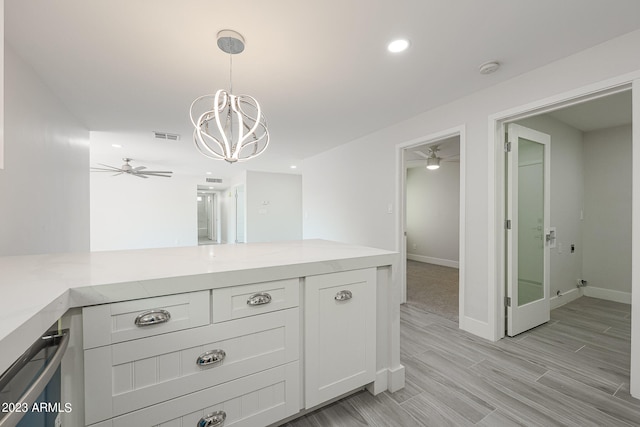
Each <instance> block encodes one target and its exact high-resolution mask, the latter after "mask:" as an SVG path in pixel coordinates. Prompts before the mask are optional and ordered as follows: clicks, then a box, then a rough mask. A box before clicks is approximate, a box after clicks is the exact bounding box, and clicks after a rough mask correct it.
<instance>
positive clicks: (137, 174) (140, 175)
mask: <svg viewBox="0 0 640 427" xmlns="http://www.w3.org/2000/svg"><path fill="white" fill-rule="evenodd" d="M130 175H133V176H137V177H138V178H144V179H147V178H148V177H146V176H144V175H142V174H139V173H132V174H130Z"/></svg>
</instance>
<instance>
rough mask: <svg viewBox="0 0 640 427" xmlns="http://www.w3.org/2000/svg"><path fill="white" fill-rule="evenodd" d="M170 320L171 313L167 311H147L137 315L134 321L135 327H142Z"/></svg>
mask: <svg viewBox="0 0 640 427" xmlns="http://www.w3.org/2000/svg"><path fill="white" fill-rule="evenodd" d="M169 320H171V313H169V312H168V311H167V310H149V311H145V312H144V313H142V314H140V315H138V317H136V320H135V324H136V326H139V327H144V326H151V325H157V324H159V323H166V322H168V321H169Z"/></svg>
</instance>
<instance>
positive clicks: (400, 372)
mask: <svg viewBox="0 0 640 427" xmlns="http://www.w3.org/2000/svg"><path fill="white" fill-rule="evenodd" d="M404 379H405V372H404V366H403V365H398V366H396V367H395V368H389V391H390V392H391V393H394V392H396V391H398V390H400V389H402V388H404Z"/></svg>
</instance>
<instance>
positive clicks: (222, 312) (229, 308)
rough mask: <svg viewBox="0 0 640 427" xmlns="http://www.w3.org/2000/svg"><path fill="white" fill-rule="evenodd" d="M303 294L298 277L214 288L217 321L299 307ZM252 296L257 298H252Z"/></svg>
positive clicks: (213, 303)
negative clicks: (300, 297)
mask: <svg viewBox="0 0 640 427" xmlns="http://www.w3.org/2000/svg"><path fill="white" fill-rule="evenodd" d="M299 295H300V279H298V278H295V279H287V280H275V281H273V282H263V283H254V284H251V285H243V286H233V287H228V288H220V289H214V290H213V292H212V308H213V322H214V323H217V322H225V321H227V320H231V319H239V318H241V317H246V316H253V315H255V314H261V313H268V312H270V311H276V310H282V309H285V308H290V307H297V306H298V305H299V304H300V302H299ZM251 299H252V301H253V302H250V300H251Z"/></svg>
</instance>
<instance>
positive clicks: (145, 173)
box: [91, 157, 173, 178]
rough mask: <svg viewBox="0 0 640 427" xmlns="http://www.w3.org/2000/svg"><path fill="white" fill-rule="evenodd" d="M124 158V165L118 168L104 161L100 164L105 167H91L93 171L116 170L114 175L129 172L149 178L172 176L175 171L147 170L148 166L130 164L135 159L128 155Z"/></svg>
mask: <svg viewBox="0 0 640 427" xmlns="http://www.w3.org/2000/svg"><path fill="white" fill-rule="evenodd" d="M122 160H124V165H122V166H121V167H119V168H116V167H114V166H109V165H103V164H102V163H98V164H99V165H100V166H104V167H103V168H91V172H115V174H114V175H113V176H116V175H121V174H123V173H126V174H129V175H133V176H137V177H139V178H148V177H150V176H163V177H165V178H171V174H172V173H173V172H171V171H150V170H145V169H146V168H147V167H146V166H136V167H135V168H134V167H133V166H131V165H130V164H129V162H130V161H132V160H133V159H130V158H128V157H124V158H123V159H122Z"/></svg>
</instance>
